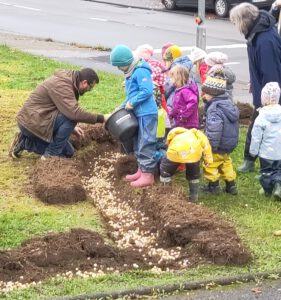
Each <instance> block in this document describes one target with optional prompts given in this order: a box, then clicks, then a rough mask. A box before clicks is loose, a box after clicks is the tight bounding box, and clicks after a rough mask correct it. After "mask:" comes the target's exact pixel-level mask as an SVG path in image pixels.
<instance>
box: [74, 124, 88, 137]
mask: <svg viewBox="0 0 281 300" xmlns="http://www.w3.org/2000/svg"><path fill="white" fill-rule="evenodd" d="M72 134H74V135H75V136H76V137H78V138H79V137H84V135H85V134H84V130H83V129H82V128H80V127H78V126H76V127H75V128H74V130H73V132H72Z"/></svg>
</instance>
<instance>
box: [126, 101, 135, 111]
mask: <svg viewBox="0 0 281 300" xmlns="http://www.w3.org/2000/svg"><path fill="white" fill-rule="evenodd" d="M125 109H127V110H132V109H134V107H133V106H132V104H131V103H130V102H127V103H126V105H125Z"/></svg>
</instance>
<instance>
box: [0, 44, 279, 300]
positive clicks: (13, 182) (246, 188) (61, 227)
mask: <svg viewBox="0 0 281 300" xmlns="http://www.w3.org/2000/svg"><path fill="white" fill-rule="evenodd" d="M60 68H76V67H74V66H69V65H65V64H61V63H58V62H55V61H52V60H49V59H45V58H41V57H35V56H32V55H28V54H24V53H22V52H19V51H16V50H11V49H10V48H8V47H6V46H0V101H1V114H0V164H1V168H0V212H1V214H0V233H1V234H0V249H2V250H4V249H8V248H14V247H17V246H19V245H20V244H21V243H22V242H23V241H24V240H26V239H30V238H32V237H34V236H37V235H44V234H46V233H48V232H50V231H51V232H62V231H66V230H68V229H69V228H73V227H83V228H89V229H93V230H97V231H99V232H101V233H102V234H103V233H104V227H103V224H102V222H101V220H100V218H99V215H98V212H97V211H96V210H95V208H94V207H93V206H92V205H91V204H89V203H87V202H85V203H80V204H75V205H71V206H48V205H44V204H43V203H42V202H40V201H38V200H37V199H35V198H33V197H32V196H30V193H29V192H28V191H29V190H30V187H29V186H30V182H29V177H28V174H29V172H30V171H31V170H32V166H33V165H34V163H35V160H36V159H37V157H36V156H35V155H24V156H23V158H22V159H21V160H20V161H16V162H14V161H12V160H10V159H9V158H8V146H9V143H10V140H11V139H12V137H13V134H14V132H15V130H16V123H15V115H16V113H17V111H18V110H19V109H20V107H21V105H22V104H23V102H24V101H25V100H26V98H27V97H28V95H29V93H30V92H31V91H32V90H33V89H34V88H35V87H36V85H37V84H38V83H40V82H41V81H42V80H44V79H45V78H47V77H48V76H50V75H51V74H52V73H53V72H54V71H55V70H56V69H60ZM99 76H100V84H99V85H97V87H96V88H95V89H94V90H93V91H92V92H90V93H87V94H86V95H85V96H83V97H81V100H80V102H81V105H82V106H83V107H84V108H86V109H87V110H89V111H96V112H101V113H107V112H110V111H112V110H113V109H114V108H115V107H116V106H117V105H118V104H119V103H120V102H121V101H122V100H123V98H124V91H123V88H122V81H123V78H122V77H121V76H116V75H111V74H106V73H103V72H99ZM245 132H246V131H245V129H242V130H241V137H240V142H239V146H238V147H237V149H236V150H235V152H234V153H233V154H232V158H233V161H234V165H235V166H238V165H239V164H240V163H241V162H242V160H243V157H242V156H243V145H244V140H245ZM254 175H255V174H247V175H240V176H238V178H237V183H238V188H239V196H238V197H233V196H228V195H222V196H220V197H213V196H208V195H202V197H201V198H200V199H201V201H202V203H203V204H204V205H205V206H207V207H210V208H211V209H213V210H215V211H217V212H218V213H219V214H221V215H222V216H223V217H225V218H226V219H228V220H230V221H231V222H233V223H234V224H235V226H236V228H237V231H238V232H239V234H240V236H241V237H242V239H243V241H244V242H245V244H247V245H248V246H249V248H250V249H251V251H252V253H253V254H254V261H253V263H252V264H251V265H249V266H246V267H219V266H199V267H197V268H193V269H190V270H186V271H185V272H181V273H179V274H171V273H164V274H161V275H155V274H151V273H149V272H142V271H139V272H129V273H124V274H120V275H115V274H113V275H107V276H104V277H101V278H96V279H83V280H82V279H79V278H76V279H72V280H68V281H67V280H65V279H61V278H55V279H50V280H48V281H45V282H43V283H42V284H41V285H38V286H36V287H33V288H28V289H25V290H17V291H13V292H10V293H7V294H5V295H4V294H2V295H1V294H0V299H39V298H40V299H42V298H44V297H52V296H55V295H72V294H80V293H94V292H106V291H113V290H123V289H126V288H134V287H140V286H145V285H159V284H165V283H180V282H184V281H191V280H197V279H200V280H202V279H208V278H214V277H218V276H226V275H234V274H239V273H248V272H249V271H251V272H259V271H266V270H267V271H271V270H276V269H280V267H281V254H280V249H281V238H278V237H274V236H273V234H272V232H273V231H274V230H278V229H281V224H280V212H281V205H280V203H279V202H275V201H273V200H271V199H268V198H264V197H262V196H259V195H258V190H259V183H258V182H257V181H256V180H255V179H254ZM176 180H177V181H178V182H179V183H182V184H184V185H186V181H185V179H184V178H183V176H182V175H181V176H178V177H177V178H176ZM39 294H40V296H39Z"/></svg>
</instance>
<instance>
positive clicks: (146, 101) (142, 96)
mask: <svg viewBox="0 0 281 300" xmlns="http://www.w3.org/2000/svg"><path fill="white" fill-rule="evenodd" d="M151 74H152V71H151V68H150V66H149V64H148V63H147V62H146V61H144V60H140V61H139V62H138V64H137V66H136V67H135V69H134V71H133V74H132V76H130V77H129V78H126V81H125V88H126V96H127V98H126V100H125V101H124V102H123V103H122V105H121V106H122V107H124V106H125V105H126V103H127V102H128V101H129V102H130V103H131V104H132V106H133V107H134V113H135V115H136V116H137V117H142V116H147V115H153V114H155V115H157V114H158V109H157V105H156V102H155V98H154V95H153V83H152V77H151Z"/></svg>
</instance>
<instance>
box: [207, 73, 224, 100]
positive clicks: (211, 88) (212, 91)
mask: <svg viewBox="0 0 281 300" xmlns="http://www.w3.org/2000/svg"><path fill="white" fill-rule="evenodd" d="M225 91H226V80H225V75H224V72H223V69H221V68H220V69H219V68H218V69H216V70H215V72H214V73H212V74H210V75H209V76H207V78H206V80H205V82H204V84H203V85H202V92H204V93H205V94H208V95H211V96H219V95H222V94H224V93H225Z"/></svg>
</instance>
